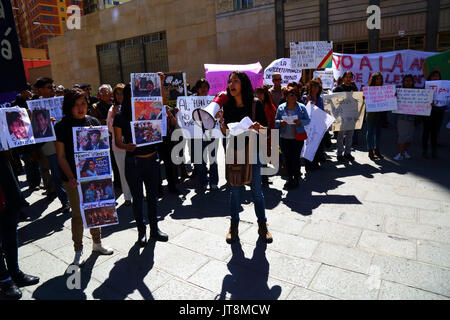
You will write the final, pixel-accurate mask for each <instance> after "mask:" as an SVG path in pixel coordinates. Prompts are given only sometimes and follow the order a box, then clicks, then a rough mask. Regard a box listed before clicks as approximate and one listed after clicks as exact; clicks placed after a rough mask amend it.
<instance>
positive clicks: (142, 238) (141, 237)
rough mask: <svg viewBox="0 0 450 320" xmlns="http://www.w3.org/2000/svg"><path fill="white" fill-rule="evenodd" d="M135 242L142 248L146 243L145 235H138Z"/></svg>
mask: <svg viewBox="0 0 450 320" xmlns="http://www.w3.org/2000/svg"><path fill="white" fill-rule="evenodd" d="M136 243H137V244H138V245H139V247H141V248H143V247H145V246H146V245H147V236H146V235H145V234H144V235H139V236H138V240H137V241H136Z"/></svg>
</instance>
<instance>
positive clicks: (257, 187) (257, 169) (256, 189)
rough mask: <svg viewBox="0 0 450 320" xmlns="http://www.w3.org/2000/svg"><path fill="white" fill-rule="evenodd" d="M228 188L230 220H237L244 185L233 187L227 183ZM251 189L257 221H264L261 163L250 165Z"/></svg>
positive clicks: (236, 221)
mask: <svg viewBox="0 0 450 320" xmlns="http://www.w3.org/2000/svg"><path fill="white" fill-rule="evenodd" d="M228 187H229V188H230V207H231V221H233V222H234V223H238V222H239V207H240V205H241V195H242V192H243V191H244V190H245V186H238V187H233V186H230V185H229V184H228ZM250 188H251V190H252V196H253V202H254V203H255V213H256V217H257V218H258V223H259V222H266V221H267V218H266V212H265V207H266V205H265V202H264V195H263V192H262V187H261V163H260V162H259V161H258V163H257V164H254V165H252V182H251V184H250Z"/></svg>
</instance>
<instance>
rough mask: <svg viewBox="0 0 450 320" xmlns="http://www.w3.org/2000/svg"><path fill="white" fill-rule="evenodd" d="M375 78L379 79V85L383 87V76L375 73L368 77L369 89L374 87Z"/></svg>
mask: <svg viewBox="0 0 450 320" xmlns="http://www.w3.org/2000/svg"><path fill="white" fill-rule="evenodd" d="M377 77H381V85H383V83H384V80H383V75H382V74H381V72H375V73H374V74H372V75H371V76H370V80H369V87H373V86H375V79H376V78H377Z"/></svg>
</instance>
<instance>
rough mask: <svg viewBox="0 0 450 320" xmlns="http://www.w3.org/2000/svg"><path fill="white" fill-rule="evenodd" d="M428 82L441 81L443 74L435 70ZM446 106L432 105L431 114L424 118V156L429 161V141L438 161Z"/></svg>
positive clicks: (433, 154) (432, 155) (433, 155)
mask: <svg viewBox="0 0 450 320" xmlns="http://www.w3.org/2000/svg"><path fill="white" fill-rule="evenodd" d="M427 80H428V81H436V80H441V73H440V72H439V71H438V70H435V71H433V72H431V73H430V75H429V76H428V79H427ZM445 109H446V106H436V105H434V104H432V108H431V114H430V116H429V117H424V118H423V135H422V156H423V157H424V158H426V159H428V140H429V139H430V143H431V157H432V158H434V159H437V157H438V154H437V140H438V136H439V131H440V130H441V126H442V121H443V119H444V114H445Z"/></svg>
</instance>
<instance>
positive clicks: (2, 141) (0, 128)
mask: <svg viewBox="0 0 450 320" xmlns="http://www.w3.org/2000/svg"><path fill="white" fill-rule="evenodd" d="M5 110H6V109H3V108H0V151H6V150H8V141H6V135H7V129H6V126H5V125H3V117H4V114H3V113H4V111H5Z"/></svg>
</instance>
